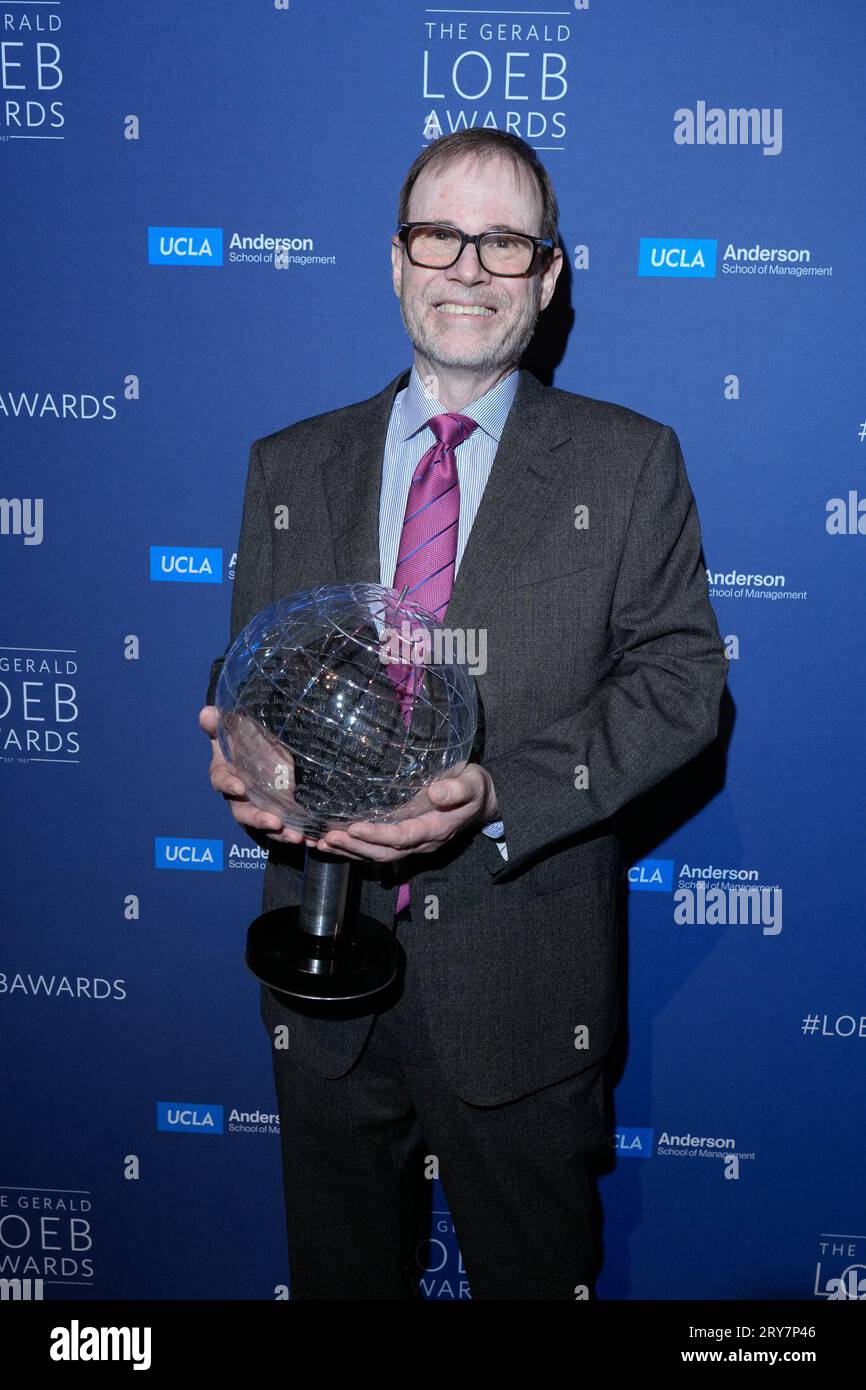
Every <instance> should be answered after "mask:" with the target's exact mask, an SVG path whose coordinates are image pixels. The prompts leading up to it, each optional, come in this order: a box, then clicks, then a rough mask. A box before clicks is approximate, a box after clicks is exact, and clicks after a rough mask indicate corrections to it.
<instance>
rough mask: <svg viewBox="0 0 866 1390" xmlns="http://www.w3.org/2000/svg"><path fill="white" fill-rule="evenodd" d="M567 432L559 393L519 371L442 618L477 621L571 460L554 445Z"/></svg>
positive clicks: (465, 623)
mask: <svg viewBox="0 0 866 1390" xmlns="http://www.w3.org/2000/svg"><path fill="white" fill-rule="evenodd" d="M569 437H570V430H569V427H568V419H567V417H566V415H565V413H564V412H563V411H561V410H560V409H559V408H558V403H557V397H556V395H555V393H554V392H553V391H551V390H549V388H548V387H546V386H544V385H542V383H541V382H540V381H539V380H538V379H537V377H534V376H533V375H532V373H531V372H528V371H525V370H521V372H520V380H519V382H518V385H517V391H516V393H515V396H514V400H513V402H512V405H511V409H510V410H509V412H508V417H507V419H506V421H505V428H504V430H503V431H502V437H501V439H500V441H499V447H498V448H497V450H496V457H495V459H494V461H493V468H492V469H491V471H490V477H489V478H488V480H487V485H486V486H485V488H484V492H483V494H482V497H481V504H480V506H479V508H478V512H477V514H476V517H475V521H474V522H473V525H472V530H471V531H470V533H469V540H468V542H467V545H466V549H465V550H464V552H463V558H462V560H461V561H460V568H459V570H458V571H457V578H456V581H455V584H454V591H453V593H452V595H451V601H450V603H449V604H448V608H447V609H446V612H445V617H444V619H443V622H444V623H445V624H446V625H447V626H448V627H451V628H459V627H470V626H473V625H474V623H475V622H477V621H478V619H479V615H480V614H482V613H483V612H484V610H485V607H486V605H487V603H488V602H489V600H491V599H492V598H493V597H494V596H495V594H496V592H497V590H498V588H499V587H500V585H501V584H502V581H503V580H504V577H505V575H506V573H507V572H508V570H509V569H510V568H511V566H512V565H513V564H514V562H515V561H516V560H517V558H518V556H519V555H520V554H521V552H522V551H523V550H524V549H525V548H526V546H527V545H529V544H530V543H531V542H532V540H533V538H534V537H535V536H536V535H537V533H538V531H539V528H540V526H541V522H542V519H543V517H544V514H545V511H546V510H547V506H548V502H549V499H550V494H551V491H552V490H553V488H554V487H555V485H556V483H557V481H558V479H559V477H560V474H561V473H562V471H563V469H564V468H565V467H566V464H567V451H565V450H564V451H563V452H562V453H560V454H559V455H557V454H556V453H555V452H554V450H555V449H557V447H558V446H559V445H560V444H563V443H564V442H565V441H566V440H567V439H568V438H569Z"/></svg>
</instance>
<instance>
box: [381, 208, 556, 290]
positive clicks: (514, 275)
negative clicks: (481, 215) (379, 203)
mask: <svg viewBox="0 0 866 1390" xmlns="http://www.w3.org/2000/svg"><path fill="white" fill-rule="evenodd" d="M413 227H444V228H445V230H446V231H449V232H457V234H458V236H459V237H460V250H459V251H458V252H457V255H456V256H455V257H454V260H453V261H449V262H448V264H447V265H427V266H425V265H421V263H420V261H415V260H413V259H412V255H411V252H410V251H409V233H410V232H411V231H412V229H413ZM397 235H398V236H399V238H400V240H401V242H402V243H403V249H404V250H405V252H406V255H407V256H408V257H409V261H410V263H411V264H412V265H416V266H418V267H419V268H420V269H421V270H450V269H451V267H452V266H453V265H456V264H457V262H458V261H459V260H460V257H461V256H462V255H463V252H464V251H465V250H466V247H467V245H468V244H469V243H470V242H471V244H472V245H473V246H474V247H475V254H476V256H477V257H478V264H479V265H480V266H481V268H482V270H484V271H486V272H487V274H488V275H496V276H499V277H500V278H501V279H503V280H520V279H522V278H523V276H524V275H530V274H531V273H532V271H533V269H534V267H535V264H536V261H537V260H538V253H539V251H540V250H541V248H542V247H544V248H545V249H546V250H548V251H552V250H553V248H554V241H553V238H552V237H543V236H530V234H529V232H502V233H500V235H502V236H520V237H523V238H524V239H525V240H526V241H531V242H532V260H531V261H530V262H529V265H528V266H527V267H526V269H525V270H504V271H503V270H488V268H487V266H486V265H485V264H484V262H483V261H482V259H481V238H482V237H485V236H496V235H497V233H496V232H495V231H489V232H476V234H475V236H470V235H469V233H468V232H464V231H462V230H461V229H460V227H452V226H451V225H450V224H449V223H448V222H430V221H429V220H428V221H424V222H399V223H398V224H397Z"/></svg>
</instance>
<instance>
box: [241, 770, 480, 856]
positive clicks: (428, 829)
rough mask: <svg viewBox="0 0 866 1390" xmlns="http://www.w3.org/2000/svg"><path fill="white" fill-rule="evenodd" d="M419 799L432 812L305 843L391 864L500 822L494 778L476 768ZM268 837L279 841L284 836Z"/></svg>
mask: <svg viewBox="0 0 866 1390" xmlns="http://www.w3.org/2000/svg"><path fill="white" fill-rule="evenodd" d="M420 795H421V796H423V797H425V798H426V799H427V801H429V803H430V804H431V805H432V808H433V809H432V810H425V811H422V812H421V814H420V815H417V816H408V817H407V819H405V820H401V821H397V822H394V823H393V824H383V823H382V822H373V821H356V822H354V823H353V824H352V825H348V826H346V828H345V829H344V830H329V831H328V832H327V834H326V835H323V836H322V838H321V839H319V840H317V841H312V840H308V841H307V843H308V844H310V845H313V844H315V847H316V849H319V850H321V851H322V852H323V853H325V854H340V855H343V856H344V857H345V858H347V859H372V860H374V861H375V862H376V863H379V864H390V863H392V862H393V861H394V860H395V859H405V858H406V856H407V855H409V854H432V853H433V851H434V850H437V849H440V848H441V847H442V845H444V844H445V843H446V842H447V841H448V840H450V839H451V838H452V836H454V835H456V834H457V833H458V832H459V831H461V830H465V829H467V828H468V827H469V826H472V825H475V824H477V825H479V826H480V825H487V824H488V823H489V822H490V821H492V820H496V819H497V815H498V810H499V808H498V806H497V804H496V792H495V790H494V788H493V778H492V777H491V776H490V773H489V772H487V771H486V770H485V769H484V768H483V767H479V766H478V765H477V764H476V763H470V764H469V765H468V767H466V768H465V769H464V770H463V772H461V773H460V774H459V776H457V777H444V778H442V779H441V780H440V781H438V782H433V783H432V784H431V785H430V786H429V787H427V788H426V789H425V790H424V792H422V793H420ZM409 804H410V805H411V803H409ZM269 838H270V839H275V840H279V838H280V836H279V835H272V836H269Z"/></svg>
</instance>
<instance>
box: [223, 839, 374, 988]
mask: <svg viewBox="0 0 866 1390" xmlns="http://www.w3.org/2000/svg"><path fill="white" fill-rule="evenodd" d="M351 871H352V864H351V862H350V861H349V860H348V859H343V858H342V857H341V856H340V855H336V854H325V853H323V852H322V851H321V850H317V849H308V850H307V852H306V857H305V860H304V877H303V884H302V887H301V902H300V903H299V904H298V905H297V906H295V907H278V908H275V909H274V910H273V911H271V912H263V913H262V915H261V916H260V917H257V918H256V920H255V921H254V922H253V923H252V924H251V925H250V929H249V931H248V933H247V949H246V963H247V965H248V966H249V968H250V970H251V971H252V972H253V974H254V975H255V976H256V977H257V979H259V980H261V981H262V983H263V984H266V985H269V986H270V988H271V989H274V990H277V991H279V993H281V994H285V995H287V996H288V998H289V999H299V1000H300V999H302V1000H309V1001H319V1000H321V1001H326V1000H355V999H366V998H367V997H368V996H369V995H372V994H377V993H378V992H379V990H381V989H384V988H385V987H386V986H387V985H389V984H390V983H391V981H392V980H393V979H394V976H395V975H396V973H397V941H396V937H395V935H394V933H393V931H392V930H391V929H389V928H388V927H386V926H383V925H382V923H381V922H376V921H374V920H373V918H372V917H365V916H361V915H360V914H358V915H356V916H351V917H349V918H348V919H347V916H346V905H347V902H348V897H349V884H350V878H351Z"/></svg>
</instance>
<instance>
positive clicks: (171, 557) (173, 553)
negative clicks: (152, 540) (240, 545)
mask: <svg viewBox="0 0 866 1390" xmlns="http://www.w3.org/2000/svg"><path fill="white" fill-rule="evenodd" d="M150 577H151V579H163V580H166V581H167V582H169V583H174V584H222V582H223V552H222V547H221V546H216V547H214V548H208V547H207V546H200V545H152V546H151V547H150Z"/></svg>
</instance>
